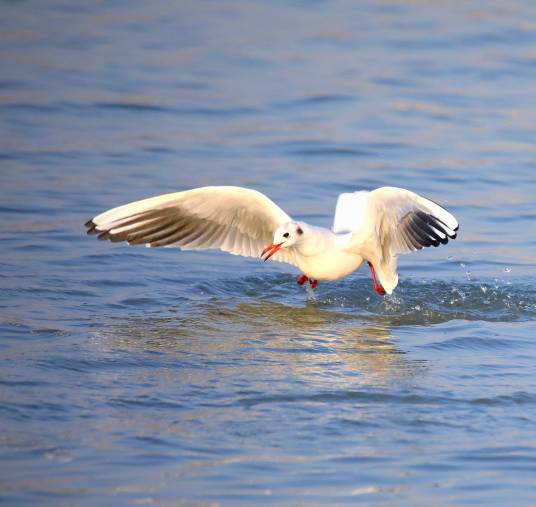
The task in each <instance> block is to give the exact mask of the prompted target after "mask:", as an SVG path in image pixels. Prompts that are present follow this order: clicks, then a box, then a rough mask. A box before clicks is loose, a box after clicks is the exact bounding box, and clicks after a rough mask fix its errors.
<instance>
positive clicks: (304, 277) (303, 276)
mask: <svg viewBox="0 0 536 507" xmlns="http://www.w3.org/2000/svg"><path fill="white" fill-rule="evenodd" d="M307 280H309V278H307V277H306V276H305V275H301V276H298V279H297V280H296V283H297V284H298V285H303V284H304V283H305V282H306V281H307Z"/></svg>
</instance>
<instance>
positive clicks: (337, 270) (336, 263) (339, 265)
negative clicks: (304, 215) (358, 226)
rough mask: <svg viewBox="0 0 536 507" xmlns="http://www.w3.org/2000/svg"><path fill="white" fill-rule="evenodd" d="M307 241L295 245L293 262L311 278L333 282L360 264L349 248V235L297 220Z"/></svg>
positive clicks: (361, 258)
mask: <svg viewBox="0 0 536 507" xmlns="http://www.w3.org/2000/svg"><path fill="white" fill-rule="evenodd" d="M299 224H300V225H301V226H302V229H303V230H304V231H307V233H308V234H307V238H308V239H307V240H304V241H303V242H301V243H299V244H297V245H295V246H294V248H295V250H296V254H297V255H296V264H297V266H298V268H299V269H300V271H301V272H302V273H303V274H304V275H306V276H307V278H310V279H312V280H322V281H333V280H339V279H340V278H344V277H346V276H348V275H350V274H351V273H353V272H354V271H355V270H356V269H358V268H359V266H361V264H362V263H363V257H361V255H359V254H358V253H357V252H355V251H354V250H352V248H351V245H350V240H351V234H335V233H334V232H332V231H330V230H329V229H325V228H324V227H315V226H312V225H308V224H304V223H303V222H299Z"/></svg>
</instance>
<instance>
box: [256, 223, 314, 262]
mask: <svg viewBox="0 0 536 507" xmlns="http://www.w3.org/2000/svg"><path fill="white" fill-rule="evenodd" d="M303 235H304V224H301V223H299V222H285V223H284V224H283V225H280V226H279V227H278V228H277V229H276V231H275V233H274V240H273V242H272V243H270V244H269V245H268V246H267V247H266V248H265V249H264V250H263V251H262V253H261V258H263V259H264V260H265V261H267V260H268V259H269V258H270V257H271V256H272V255H274V254H275V253H276V252H277V251H278V250H280V249H282V248H288V247H290V246H293V245H295V244H296V243H299V242H300V241H301V240H302V239H303Z"/></svg>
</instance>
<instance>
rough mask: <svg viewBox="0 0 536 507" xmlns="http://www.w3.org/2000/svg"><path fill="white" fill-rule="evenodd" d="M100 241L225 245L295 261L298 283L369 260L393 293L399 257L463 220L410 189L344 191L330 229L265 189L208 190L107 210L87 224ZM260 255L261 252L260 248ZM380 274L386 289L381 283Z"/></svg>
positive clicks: (451, 233)
mask: <svg viewBox="0 0 536 507" xmlns="http://www.w3.org/2000/svg"><path fill="white" fill-rule="evenodd" d="M85 225H86V227H87V232H88V234H98V238H99V239H109V240H111V241H114V242H115V241H127V242H128V243H129V244H130V245H139V244H145V245H147V246H150V247H157V246H169V247H179V248H181V249H183V250H195V249H207V248H213V249H220V250H223V251H225V252H230V253H232V254H234V255H243V256H246V257H256V256H258V255H259V253H260V256H261V258H263V259H264V260H265V261H266V260H268V259H270V258H271V259H273V260H276V261H279V262H286V263H288V264H292V265H294V266H297V267H298V268H299V269H300V270H301V272H302V273H303V275H301V276H300V277H299V278H298V280H297V281H298V283H299V284H300V285H303V284H304V283H305V282H306V281H309V283H310V284H311V286H312V287H313V288H315V287H316V286H317V284H318V280H338V279H340V278H344V277H345V276H348V275H349V274H350V273H353V272H354V271H355V270H356V269H358V268H359V267H360V266H361V264H362V263H363V262H364V261H366V262H367V263H368V265H369V267H370V270H371V273H372V281H373V284H374V289H375V290H376V292H377V293H378V294H380V295H384V294H385V293H387V294H391V293H392V292H393V290H394V288H395V287H396V286H397V284H398V273H397V257H398V256H399V255H400V254H405V253H409V252H413V251H415V250H420V249H421V248H423V247H426V246H432V245H433V246H439V244H441V243H442V244H445V243H447V242H448V240H449V239H454V238H456V232H457V231H458V222H457V220H456V218H454V216H453V215H451V214H450V213H449V212H448V211H447V210H446V209H444V208H442V207H441V206H439V205H438V204H436V203H435V202H433V201H431V200H429V199H426V198H424V197H421V196H420V195H417V194H415V193H413V192H411V191H409V190H404V189H402V188H395V187H382V188H377V189H376V190H372V191H370V192H366V191H360V192H354V193H345V194H341V195H340V196H339V199H338V201H337V207H336V210H335V218H334V222H333V227H332V229H331V230H329V229H325V228H323V227H316V226H314V225H310V224H307V223H305V222H302V221H296V220H292V218H291V217H290V216H288V215H287V214H286V213H285V212H284V211H283V210H282V209H281V208H280V207H279V206H277V204H275V203H274V202H273V201H271V200H270V199H269V198H268V197H266V196H265V195H264V194H262V193H260V192H257V191H256V190H251V189H248V188H242V187H230V186H219V187H202V188H194V189H193V190H186V191H184V192H176V193H171V194H165V195H159V196H156V197H150V198H148V199H143V200H141V201H136V202H132V203H129V204H125V205H123V206H119V207H117V208H113V209H111V210H108V211H105V212H104V213H101V214H100V215H97V216H96V217H95V218H93V219H92V220H89V221H88V222H87V223H86V224H85ZM261 252H262V253H261ZM376 274H377V275H378V278H379V280H380V283H381V286H380V285H379V284H378V282H377V280H376Z"/></svg>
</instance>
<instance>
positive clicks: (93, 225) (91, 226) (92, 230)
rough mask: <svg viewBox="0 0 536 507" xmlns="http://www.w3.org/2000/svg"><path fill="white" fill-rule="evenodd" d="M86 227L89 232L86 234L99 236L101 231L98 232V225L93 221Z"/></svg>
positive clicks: (86, 224) (88, 222)
mask: <svg viewBox="0 0 536 507" xmlns="http://www.w3.org/2000/svg"><path fill="white" fill-rule="evenodd" d="M84 226H85V227H86V229H87V231H86V234H98V233H99V231H97V224H96V223H95V222H93V220H88V221H87V222H86V223H85V224H84Z"/></svg>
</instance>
